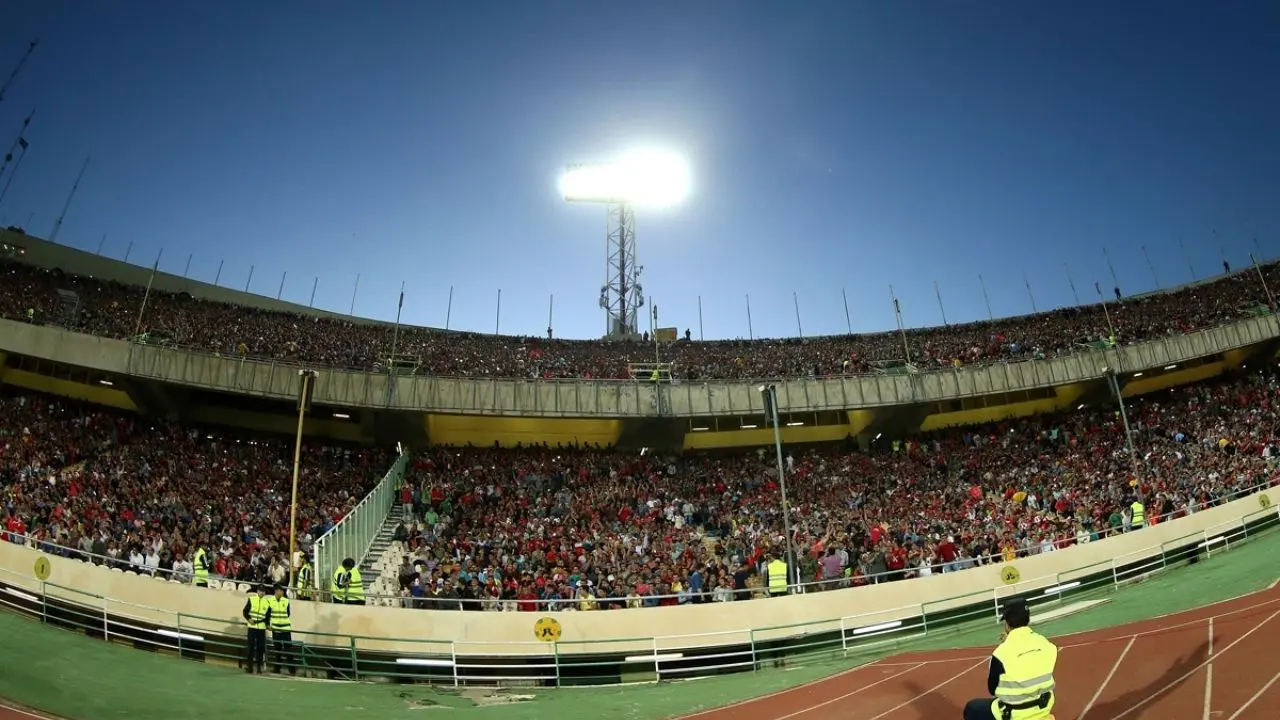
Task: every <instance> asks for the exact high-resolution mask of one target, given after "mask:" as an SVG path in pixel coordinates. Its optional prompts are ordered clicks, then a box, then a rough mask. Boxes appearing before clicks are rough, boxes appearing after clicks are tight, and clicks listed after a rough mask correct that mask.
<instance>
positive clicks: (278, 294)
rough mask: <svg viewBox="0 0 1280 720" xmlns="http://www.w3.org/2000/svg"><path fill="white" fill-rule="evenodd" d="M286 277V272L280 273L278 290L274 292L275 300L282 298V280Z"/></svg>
mask: <svg viewBox="0 0 1280 720" xmlns="http://www.w3.org/2000/svg"><path fill="white" fill-rule="evenodd" d="M287 277H289V271H288V270H285V271H284V272H282V273H280V289H279V290H276V300H279V299H280V298H281V297H283V296H284V279H285V278H287Z"/></svg>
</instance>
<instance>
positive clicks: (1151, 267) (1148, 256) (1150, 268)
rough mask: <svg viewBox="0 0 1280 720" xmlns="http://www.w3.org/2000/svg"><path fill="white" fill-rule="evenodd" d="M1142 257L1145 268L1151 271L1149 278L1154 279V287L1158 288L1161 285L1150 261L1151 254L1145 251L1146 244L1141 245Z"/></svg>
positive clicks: (1154, 267)
mask: <svg viewBox="0 0 1280 720" xmlns="http://www.w3.org/2000/svg"><path fill="white" fill-rule="evenodd" d="M1142 257H1144V258H1146V260H1147V269H1148V270H1150V271H1151V279H1152V280H1155V281H1156V289H1157V290H1159V289H1160V287H1161V285H1160V276H1159V275H1157V274H1156V266H1155V265H1154V264H1153V263H1152V262H1151V255H1149V254H1148V253H1147V246H1146V245H1143V246H1142Z"/></svg>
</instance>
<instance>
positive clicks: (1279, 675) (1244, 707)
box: [1227, 673, 1280, 720]
mask: <svg viewBox="0 0 1280 720" xmlns="http://www.w3.org/2000/svg"><path fill="white" fill-rule="evenodd" d="M1277 680H1280V673H1276V674H1275V676H1274V677H1272V678H1271V682H1269V683H1267V684H1266V685H1263V686H1262V689H1261V690H1259V691H1258V692H1256V693H1254V694H1253V697H1251V698H1249V701H1248V702H1246V703H1245V704H1244V705H1241V706H1240V709H1239V710H1237V711H1235V712H1234V713H1232V714H1231V717H1229V718H1227V720H1236V718H1238V717H1240V714H1241V713H1243V712H1244V711H1245V710H1248V709H1249V706H1250V705H1252V704H1253V703H1254V702H1256V701H1257V699H1258V698H1260V697H1262V695H1263V693H1265V692H1266V691H1268V690H1270V689H1271V686H1272V685H1275V684H1276V681H1277Z"/></svg>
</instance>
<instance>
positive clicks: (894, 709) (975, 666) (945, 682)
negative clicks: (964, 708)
mask: <svg viewBox="0 0 1280 720" xmlns="http://www.w3.org/2000/svg"><path fill="white" fill-rule="evenodd" d="M986 661H987V659H986V658H983V659H982V660H980V661H978V662H976V663H974V664H972V665H970V666H969V667H967V668H965V669H964V670H961V671H960V672H958V673H956V674H955V675H952V676H951V677H949V678H947V679H946V680H943V681H942V682H940V683H938V684H937V685H934V686H933V687H931V688H929V689H928V690H925V691H924V692H922V693H920V694H919V695H917V696H915V697H913V698H911V699H910V700H908V701H906V702H904V703H902V704H901V705H898V706H896V707H891V708H889V709H888V710H885V711H884V712H882V713H880V714H879V715H877V716H875V717H873V718H871V720H880V718H882V717H886V716H888V715H892V714H894V713H895V712H897V711H899V710H901V709H902V708H904V707H907V706H908V705H911V704H912V703H914V702H915V701H917V700H919V699H920V698H922V697H926V696H927V695H929V693H932V692H934V691H935V690H938V689H940V688H942V687H944V686H946V685H950V684H951V683H952V682H954V681H956V680H958V679H960V677H961V676H963V675H967V674H969V673H971V672H973V671H974V670H977V669H978V668H979V667H981V666H982V663H984V662H986Z"/></svg>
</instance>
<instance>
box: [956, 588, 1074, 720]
mask: <svg viewBox="0 0 1280 720" xmlns="http://www.w3.org/2000/svg"><path fill="white" fill-rule="evenodd" d="M1030 625H1031V610H1030V609H1029V608H1028V607H1027V601H1026V600H1024V599H1022V598H1011V599H1010V600H1009V601H1008V602H1007V603H1005V606H1004V633H1003V635H1002V636H1001V639H1000V646H999V647H997V648H996V649H995V652H994V653H992V656H991V670H990V673H989V674H988V676H987V690H988V692H990V693H991V694H992V695H995V697H994V698H979V699H977V700H970V701H969V703H968V704H967V705H965V706H964V720H1053V705H1054V701H1055V700H1056V698H1055V696H1054V687H1055V686H1054V681H1053V668H1054V665H1056V664H1057V662H1058V648H1057V647H1055V646H1054V644H1053V643H1051V642H1049V641H1048V640H1047V639H1046V638H1045V637H1044V636H1043V635H1041V634H1039V633H1037V632H1036V631H1034V630H1032V629H1031V627H1030Z"/></svg>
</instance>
